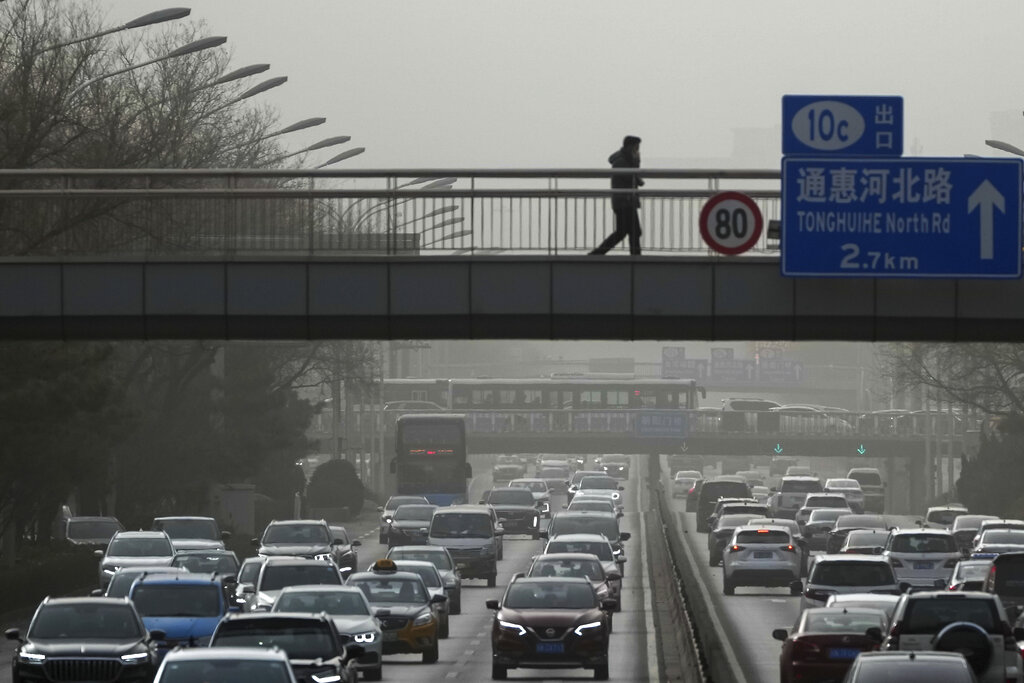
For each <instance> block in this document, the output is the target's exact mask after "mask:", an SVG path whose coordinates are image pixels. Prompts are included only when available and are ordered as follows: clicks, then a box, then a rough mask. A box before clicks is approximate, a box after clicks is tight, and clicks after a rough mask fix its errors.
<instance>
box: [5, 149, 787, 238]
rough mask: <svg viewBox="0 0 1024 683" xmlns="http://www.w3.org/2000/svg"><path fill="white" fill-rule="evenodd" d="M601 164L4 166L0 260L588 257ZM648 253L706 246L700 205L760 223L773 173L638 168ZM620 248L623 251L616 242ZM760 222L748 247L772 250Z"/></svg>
mask: <svg viewBox="0 0 1024 683" xmlns="http://www.w3.org/2000/svg"><path fill="white" fill-rule="evenodd" d="M632 172H633V171H619V170H610V169H599V170H593V169H577V170H567V169H523V170H514V171H512V170H488V169H470V170H464V169H456V170H452V169H420V170H360V171H333V170H331V171H328V170H320V171H296V170H278V171H265V170H224V169H214V170H191V169H189V170H174V169H169V170H151V169H146V170H121V169H98V170H97V169H94V170H67V169H62V170H0V255H2V256H8V257H10V256H65V255H109V254H140V253H141V254H147V255H163V254H176V253H198V254H211V255H216V254H221V253H231V254H238V253H247V252H256V253H265V252H291V253H294V252H310V253H316V254H332V253H338V254H434V255H452V254H456V255H457V254H520V253H521V254H583V253H586V252H587V251H589V250H591V249H593V248H594V247H595V246H596V245H597V244H598V243H600V242H601V240H603V239H604V237H605V236H607V235H608V234H610V233H611V232H612V230H613V229H614V214H613V213H612V211H611V206H610V198H611V197H612V195H613V194H615V193H622V192H627V193H628V192H630V191H628V190H611V189H610V188H609V184H610V183H609V180H610V178H611V176H613V175H616V174H629V173H632ZM641 175H642V176H643V177H644V179H645V181H646V185H645V187H644V189H642V190H640V191H639V192H638V194H639V195H640V198H641V213H640V217H641V225H642V229H643V238H642V241H643V247H644V251H645V252H649V253H651V252H653V253H659V254H703V253H707V252H708V250H707V247H706V246H705V245H704V244H703V241H702V239H701V237H700V229H699V218H700V212H701V208H702V207H703V205H704V203H705V201H706V200H707V199H708V198H709V197H711V196H713V195H714V194H715V193H716V192H718V191H721V190H726V189H732V190H739V191H743V192H745V193H746V194H748V195H749V196H751V197H752V198H753V199H754V201H755V202H756V203H757V204H758V206H759V207H760V209H761V212H762V215H763V216H764V220H765V223H766V225H767V222H768V221H769V220H772V219H777V218H778V217H779V213H780V195H779V172H778V171H776V170H771V171H760V170H670V169H643V170H642V171H641ZM622 248H623V249H624V248H625V246H624V245H623V247H622ZM777 248H778V242H777V240H771V239H769V238H768V237H767V231H765V233H763V234H762V236H761V239H760V240H759V241H758V243H757V244H756V245H755V247H754V248H753V249H752V250H751V251H752V252H753V253H765V252H772V251H775V250H777Z"/></svg>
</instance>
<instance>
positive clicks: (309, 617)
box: [197, 612, 334, 650]
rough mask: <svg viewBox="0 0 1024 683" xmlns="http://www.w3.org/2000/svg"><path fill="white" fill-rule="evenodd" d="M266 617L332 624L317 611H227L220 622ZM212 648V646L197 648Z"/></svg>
mask: <svg viewBox="0 0 1024 683" xmlns="http://www.w3.org/2000/svg"><path fill="white" fill-rule="evenodd" d="M267 619H287V620H289V621H320V622H328V623H331V624H333V623H334V622H333V621H331V618H330V617H329V616H327V615H325V614H323V613H317V612H228V613H227V614H226V615H224V616H223V617H221V623H222V624H224V623H227V622H229V621H258V620H267ZM197 649H204V650H205V649H213V648H197Z"/></svg>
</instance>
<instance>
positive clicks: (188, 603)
mask: <svg viewBox="0 0 1024 683" xmlns="http://www.w3.org/2000/svg"><path fill="white" fill-rule="evenodd" d="M128 597H129V598H131V600H132V602H133V603H134V604H135V609H136V610H137V611H138V613H139V615H140V616H141V617H142V622H143V623H144V624H145V625H146V628H147V629H148V630H149V631H151V632H152V631H162V632H163V633H164V634H165V637H164V639H163V640H162V641H160V642H158V649H159V657H160V658H161V659H162V658H163V656H164V655H165V654H167V652H168V651H170V650H172V649H174V648H175V647H177V646H179V645H182V646H185V647H205V646H207V645H209V644H210V636H211V635H213V632H214V630H215V629H216V628H217V624H218V623H220V620H221V617H223V616H224V615H225V614H226V613H227V612H237V611H239V610H238V607H237V606H235V605H229V603H228V601H227V599H226V598H225V594H224V589H223V588H222V586H221V582H220V577H219V576H217V575H216V574H192V573H182V574H148V575H146V576H143V577H141V578H140V579H138V580H137V581H135V583H134V584H132V588H131V591H130V592H129V594H128Z"/></svg>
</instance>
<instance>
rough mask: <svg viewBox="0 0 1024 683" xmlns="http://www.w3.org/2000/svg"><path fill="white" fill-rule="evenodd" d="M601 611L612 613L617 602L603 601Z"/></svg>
mask: <svg viewBox="0 0 1024 683" xmlns="http://www.w3.org/2000/svg"><path fill="white" fill-rule="evenodd" d="M601 609H602V610H604V611H605V612H610V611H611V610H613V609H615V601H614V600H602V601H601Z"/></svg>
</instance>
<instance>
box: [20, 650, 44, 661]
mask: <svg viewBox="0 0 1024 683" xmlns="http://www.w3.org/2000/svg"><path fill="white" fill-rule="evenodd" d="M18 661H19V662H24V663H25V664H42V663H43V662H45V661H46V655H41V654H37V653H35V652H24V651H23V652H19V653H18Z"/></svg>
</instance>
